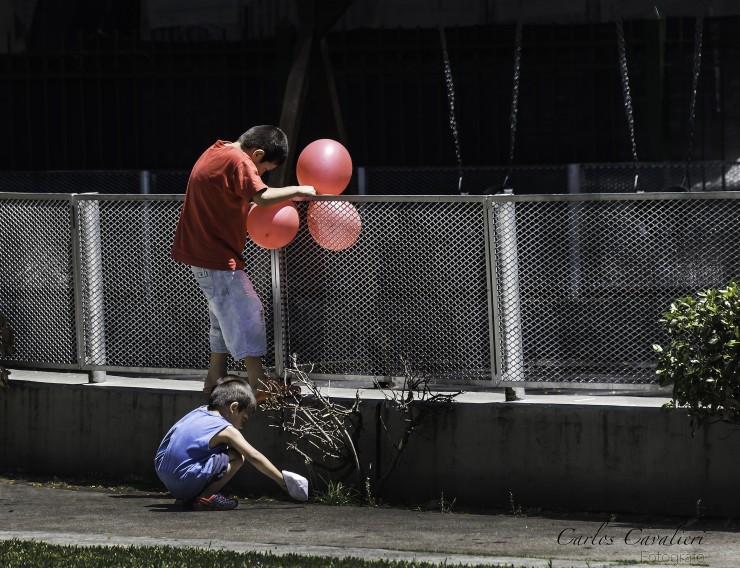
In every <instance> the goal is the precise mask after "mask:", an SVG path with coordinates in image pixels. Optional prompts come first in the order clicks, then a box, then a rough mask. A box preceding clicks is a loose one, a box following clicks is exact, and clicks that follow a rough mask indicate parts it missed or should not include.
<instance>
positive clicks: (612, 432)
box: [0, 375, 740, 516]
mask: <svg viewBox="0 0 740 568" xmlns="http://www.w3.org/2000/svg"><path fill="white" fill-rule="evenodd" d="M11 379H12V375H11ZM333 399H334V400H335V401H337V399H336V397H333ZM557 400H558V397H557V396H554V397H553V401H557ZM603 401H604V402H606V401H608V397H604V398H603ZM202 403H203V397H202V394H201V393H199V392H196V391H195V390H165V389H151V388H150V389H140V388H130V387H121V386H110V385H106V384H105V383H103V384H99V385H87V384H54V383H44V382H38V381H23V380H14V381H13V380H11V388H10V389H8V390H7V391H4V392H3V391H0V440H1V442H2V443H1V444H0V471H3V470H4V471H8V470H19V469H20V470H25V471H27V472H31V473H39V474H53V475H58V476H73V475H74V476H82V475H88V474H92V475H100V476H105V477H106V478H116V479H119V478H121V479H122V478H138V479H153V480H154V479H156V477H155V474H154V470H153V456H154V452H155V450H156V448H157V446H158V444H159V441H160V440H161V438H162V436H163V435H164V434H165V432H166V431H167V429H168V428H169V427H170V426H171V425H172V424H173V423H174V422H175V421H176V420H177V419H178V418H180V417H181V416H182V415H184V414H185V413H186V412H188V411H190V410H191V409H192V408H194V407H195V406H197V405H199V404H202ZM362 409H363V429H362V431H361V437H360V444H359V447H360V451H361V460H362V462H363V466H364V467H365V469H366V470H367V471H369V472H371V473H370V479H371V485H372V484H375V483H376V482H377V476H378V475H379V473H380V472H381V471H383V470H384V468H386V467H387V466H388V463H389V462H390V459H391V458H392V452H393V449H392V446H391V445H390V442H389V437H388V433H387V431H386V429H385V427H383V426H381V425H380V422H379V419H380V418H382V419H383V421H384V423H385V425H386V426H387V428H388V430H390V432H391V434H392V435H393V436H395V437H398V436H399V435H400V432H401V429H402V424H401V422H400V419H399V416H398V413H397V412H396V411H395V410H393V409H392V408H391V407H390V405H389V403H388V402H386V401H384V400H377V399H375V400H366V401H363V403H362ZM274 418H275V415H274V414H271V413H269V412H258V413H257V414H256V415H255V417H254V418H253V419H252V420H251V421H250V422H249V424H248V425H247V427H246V428H245V432H244V433H245V437H246V438H247V439H248V440H249V441H250V442H251V443H252V444H253V445H254V446H255V447H257V448H258V449H260V450H261V451H262V452H263V453H264V454H265V455H267V456H268V457H269V458H270V459H271V460H272V461H273V462H274V463H275V465H276V466H278V467H279V468H282V469H291V470H293V471H299V472H302V473H304V474H306V473H307V471H306V469H305V466H304V465H303V464H302V462H301V460H300V459H299V458H298V457H297V456H296V455H295V454H292V453H288V452H286V450H285V445H286V442H287V440H286V437H285V434H284V433H283V432H281V431H280V430H279V429H278V428H274V427H271V426H270V424H271V423H273V422H274ZM738 444H740V433H738V432H736V431H735V430H733V429H731V428H729V427H727V426H726V425H722V424H714V425H712V426H710V427H709V428H705V429H703V430H700V431H699V432H698V433H697V435H696V436H695V437H692V436H691V431H690V428H689V425H688V420H687V418H686V416H685V414H682V413H673V414H665V413H663V412H661V410H660V409H659V408H658V407H630V406H609V405H606V404H604V403H603V402H600V403H597V404H594V403H593V402H592V403H590V404H589V405H583V404H556V403H553V404H533V403H529V402H527V401H525V402H515V403H506V402H491V403H476V402H470V403H469V402H455V403H454V404H453V405H452V406H451V407H450V408H449V409H447V410H443V411H440V412H438V413H436V414H433V415H431V416H430V417H429V418H428V419H427V421H426V422H425V423H424V424H422V425H421V426H420V427H419V428H418V429H417V430H416V432H415V433H414V434H413V436H412V438H411V441H410V443H409V445H408V447H407V449H406V450H405V452H404V453H403V459H402V460H401V462H400V463H399V466H398V467H397V468H396V470H395V472H394V473H393V475H392V476H391V478H390V480H389V482H388V483H387V484H386V485H385V487H383V497H384V498H385V499H387V500H392V501H403V502H412V503H416V504H420V503H423V502H426V501H429V500H434V499H439V498H440V497H441V495H442V494H444V498H445V501H451V500H452V499H457V503H458V504H459V505H468V506H484V507H499V508H504V509H509V508H510V496H509V493H511V494H513V496H514V501H515V503H516V504H517V505H521V506H522V507H523V508H525V509H526V508H538V507H541V508H544V509H551V508H558V509H559V508H563V509H570V510H583V511H602V512H610V513H611V512H614V513H617V512H639V513H643V512H645V513H653V514H682V515H692V516H693V515H695V514H696V511H697V500H698V499H701V508H702V512H703V514H705V515H707V516H734V515H736V514H737V511H738V510H739V506H740V494H738V492H737V491H735V488H736V485H737V484H736V480H737V476H738V473H740V452H738V451H737V450H738ZM234 484H235V488H234V489H235V490H237V492H241V493H247V494H248V493H251V492H253V491H254V492H257V493H263V492H270V491H275V490H276V487H275V486H274V484H273V483H272V482H271V481H269V480H267V479H266V478H264V477H263V476H262V475H261V474H259V473H257V472H256V471H255V470H254V469H252V468H250V467H249V466H245V468H244V470H242V472H240V475H239V476H238V477H237V478H236V480H235V482H234Z"/></svg>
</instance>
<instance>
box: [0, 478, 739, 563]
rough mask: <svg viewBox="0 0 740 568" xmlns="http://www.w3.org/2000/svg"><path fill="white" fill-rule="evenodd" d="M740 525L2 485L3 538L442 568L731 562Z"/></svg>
mask: <svg viewBox="0 0 740 568" xmlns="http://www.w3.org/2000/svg"><path fill="white" fill-rule="evenodd" d="M738 531H739V529H738V527H737V525H736V524H735V523H733V522H728V521H719V520H704V519H702V520H699V521H698V522H696V521H695V520H689V521H688V523H686V520H682V519H645V518H640V517H634V518H630V519H627V518H626V517H624V518H622V517H617V518H615V519H609V518H608V516H602V515H596V514H594V515H585V514H583V515H567V516H566V515H539V516H526V517H525V516H514V515H509V514H501V513H498V514H497V513H488V514H478V513H463V512H454V509H453V512H452V513H442V512H439V511H419V510H409V509H398V508H393V509H392V508H384V507H375V508H371V507H328V506H323V505H317V504H297V503H294V502H290V501H287V500H247V501H243V502H242V503H240V505H239V508H237V509H236V510H234V511H227V512H193V511H182V510H181V509H179V508H178V507H175V506H174V504H173V501H172V500H171V499H169V498H167V497H166V495H164V494H161V493H157V492H153V493H148V492H145V491H138V490H128V489H116V490H102V489H81V488H78V489H68V488H58V487H51V486H48V485H40V484H32V483H28V482H24V481H15V482H13V481H0V539H11V538H20V539H37V540H42V541H46V542H51V543H58V544H65V545H70V544H78V545H94V544H102V545H126V546H128V545H172V546H194V547H203V548H215V549H228V550H234V551H248V550H256V551H260V552H268V551H269V552H272V553H273V554H285V553H297V554H315V555H324V556H336V557H347V556H353V557H358V558H365V559H377V558H384V559H390V560H407V561H410V560H417V561H426V562H433V563H438V564H444V563H446V564H447V565H489V566H497V565H507V566H508V565H513V566H516V567H520V566H522V567H524V566H526V567H530V566H531V567H547V566H554V567H561V568H564V567H583V568H585V567H587V566H589V567H591V568H595V567H597V566H601V567H603V566H620V567H624V566H653V567H654V566H656V563H657V565H659V566H681V567H686V566H710V567H716V568H731V567H732V568H734V567H736V566H738V563H739V562H740V560H738V559H740V533H739V532H738ZM649 563H650V564H649Z"/></svg>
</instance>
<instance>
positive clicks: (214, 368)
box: [203, 352, 229, 395]
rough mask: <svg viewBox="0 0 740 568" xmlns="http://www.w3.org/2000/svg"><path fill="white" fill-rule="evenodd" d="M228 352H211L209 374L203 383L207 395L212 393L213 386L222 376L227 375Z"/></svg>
mask: <svg viewBox="0 0 740 568" xmlns="http://www.w3.org/2000/svg"><path fill="white" fill-rule="evenodd" d="M228 357H229V354H228V353H213V352H212V353H211V361H210V364H209V365H208V374H207V375H206V380H205V383H204V385H203V392H204V393H206V394H207V395H210V394H211V391H212V390H213V387H215V386H216V383H217V382H218V380H219V379H220V378H221V377H224V376H226V362H227V360H228Z"/></svg>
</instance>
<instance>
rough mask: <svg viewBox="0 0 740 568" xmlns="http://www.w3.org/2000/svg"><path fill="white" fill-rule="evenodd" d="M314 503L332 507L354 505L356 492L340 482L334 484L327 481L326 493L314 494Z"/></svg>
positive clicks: (318, 492)
mask: <svg viewBox="0 0 740 568" xmlns="http://www.w3.org/2000/svg"><path fill="white" fill-rule="evenodd" d="M314 502H316V503H321V504H323V505H333V506H341V505H356V504H357V502H358V500H357V492H356V491H355V490H354V489H352V488H351V487H349V486H347V485H344V484H343V483H342V482H341V481H337V482H336V483H335V482H333V481H329V483H327V485H326V491H317V492H316V494H315V495H314Z"/></svg>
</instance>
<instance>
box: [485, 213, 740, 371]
mask: <svg viewBox="0 0 740 568" xmlns="http://www.w3.org/2000/svg"><path fill="white" fill-rule="evenodd" d="M494 209H495V214H494V220H495V223H496V224H497V225H498V227H497V231H496V233H495V234H496V255H497V258H498V259H499V262H498V263H497V285H498V290H499V300H500V301H499V305H500V306H501V313H502V321H503V323H502V324H501V325H500V329H499V331H500V333H499V337H500V339H501V342H502V343H501V346H502V347H501V349H502V352H503V354H504V356H503V376H504V379H505V380H507V381H528V382H568V383H574V382H576V383H577V382H594V383H625V384H628V383H647V382H654V380H655V374H654V368H655V356H654V354H653V352H652V344H653V343H663V342H664V341H665V340H666V339H667V337H666V336H665V334H664V331H663V330H662V328H661V327H660V324H659V322H658V320H659V319H660V317H661V313H662V312H663V311H665V310H666V309H667V308H668V306H669V305H670V303H671V302H672V301H673V300H674V299H675V298H677V297H680V296H684V295H687V294H690V293H691V294H693V293H695V292H697V291H699V290H701V289H704V288H707V287H711V286H721V285H723V284H725V283H727V282H728V281H729V279H730V278H733V277H737V276H738V274H740V244H739V243H738V240H737V238H736V236H735V235H736V231H737V228H738V226H737V224H738V219H740V202H738V201H736V200H725V199H656V200H650V199H647V200H635V199H633V200H598V201H588V200H584V201H562V200H561V201H550V200H545V201H532V202H526V201H523V202H516V203H515V204H514V203H511V202H499V203H497V204H496V205H495V207H494ZM501 226H504V227H505V228H506V230H507V232H506V234H505V235H504V234H502V231H501ZM512 228H513V230H515V231H516V233H515V235H516V237H515V239H512V238H511V235H512ZM517 316H518V317H517ZM507 322H508V324H507Z"/></svg>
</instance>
